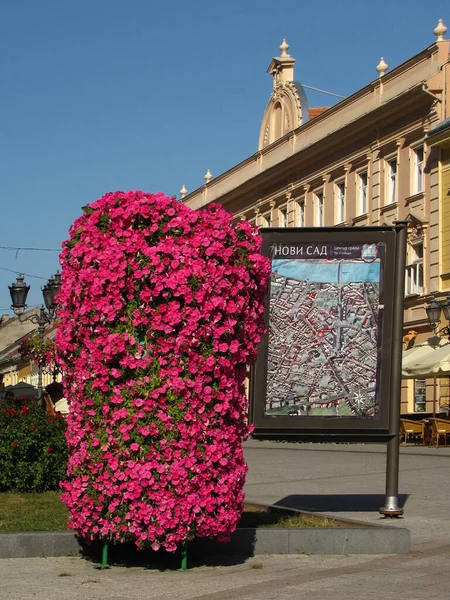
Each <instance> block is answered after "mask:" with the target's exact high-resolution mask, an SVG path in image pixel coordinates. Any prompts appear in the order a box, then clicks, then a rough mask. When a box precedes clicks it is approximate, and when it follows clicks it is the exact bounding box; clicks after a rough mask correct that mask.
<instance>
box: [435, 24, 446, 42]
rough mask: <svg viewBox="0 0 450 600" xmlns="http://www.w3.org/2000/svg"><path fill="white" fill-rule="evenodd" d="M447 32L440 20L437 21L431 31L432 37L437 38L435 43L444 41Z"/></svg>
mask: <svg viewBox="0 0 450 600" xmlns="http://www.w3.org/2000/svg"><path fill="white" fill-rule="evenodd" d="M446 31H447V27H446V26H445V25H444V23H443V22H442V19H439V21H438V24H437V27H436V29H434V30H433V33H434V35H435V36H436V37H437V40H436V41H437V42H443V41H444V35H445V33H446Z"/></svg>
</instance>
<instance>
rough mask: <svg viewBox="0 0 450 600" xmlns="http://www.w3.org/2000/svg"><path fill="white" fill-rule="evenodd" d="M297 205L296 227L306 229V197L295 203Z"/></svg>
mask: <svg viewBox="0 0 450 600" xmlns="http://www.w3.org/2000/svg"><path fill="white" fill-rule="evenodd" d="M295 204H296V213H297V214H296V217H295V218H296V226H297V227H304V226H305V196H301V197H300V198H299V199H298V200H296V202H295Z"/></svg>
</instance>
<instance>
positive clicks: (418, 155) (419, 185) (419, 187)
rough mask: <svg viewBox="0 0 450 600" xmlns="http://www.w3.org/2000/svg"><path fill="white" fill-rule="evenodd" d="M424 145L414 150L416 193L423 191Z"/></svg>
mask: <svg viewBox="0 0 450 600" xmlns="http://www.w3.org/2000/svg"><path fill="white" fill-rule="evenodd" d="M423 159H424V152H423V146H420V148H416V149H415V150H414V193H415V194H419V193H420V192H423Z"/></svg>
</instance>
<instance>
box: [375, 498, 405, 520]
mask: <svg viewBox="0 0 450 600" xmlns="http://www.w3.org/2000/svg"><path fill="white" fill-rule="evenodd" d="M378 512H379V513H380V515H383V516H384V517H402V516H403V508H401V507H400V506H399V505H398V498H397V496H386V505H385V506H382V507H381V508H380V509H379V511H378Z"/></svg>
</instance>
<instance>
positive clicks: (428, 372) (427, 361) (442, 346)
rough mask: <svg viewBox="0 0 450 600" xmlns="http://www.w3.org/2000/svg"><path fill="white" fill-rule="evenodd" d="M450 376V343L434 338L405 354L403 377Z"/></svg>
mask: <svg viewBox="0 0 450 600" xmlns="http://www.w3.org/2000/svg"><path fill="white" fill-rule="evenodd" d="M445 376H450V342H449V341H448V340H447V339H442V338H437V337H432V338H430V339H429V340H427V341H426V342H424V343H422V344H417V345H416V346H414V347H413V348H410V349H409V350H405V351H404V352H403V357H402V377H403V379H411V378H415V377H445Z"/></svg>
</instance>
